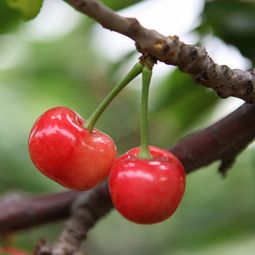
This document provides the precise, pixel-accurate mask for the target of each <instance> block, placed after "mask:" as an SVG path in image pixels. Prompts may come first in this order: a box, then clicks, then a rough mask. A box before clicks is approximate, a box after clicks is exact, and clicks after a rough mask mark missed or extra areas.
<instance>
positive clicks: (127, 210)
mask: <svg viewBox="0 0 255 255" xmlns="http://www.w3.org/2000/svg"><path fill="white" fill-rule="evenodd" d="M139 151H140V148H134V149H132V150H130V151H128V152H127V153H125V154H124V155H122V156H121V157H120V158H118V159H117V160H116V161H115V163H114V164H113V166H112V169H111V173H110V177H109V190H110V194H111V198H112V202H113V204H114V206H115V208H116V209H117V210H118V211H119V212H120V213H121V214H122V215H123V216H124V217H125V218H127V219H128V220H130V221H133V222H136V223H140V224H153V223H157V222H160V221H163V220H165V219H167V218H168V217H169V216H171V215H172V214H173V213H174V212H175V210H176V208H177V207H178V205H179V204H180V201H181V199H182V196H183V193H184V190H185V172H184V168H183V166H182V164H181V163H180V162H179V160H178V159H177V158H176V157H175V156H174V155H173V154H171V153H170V152H168V151H165V150H163V149H160V148H157V147H154V146H150V153H151V155H152V159H140V158H138V153H139Z"/></svg>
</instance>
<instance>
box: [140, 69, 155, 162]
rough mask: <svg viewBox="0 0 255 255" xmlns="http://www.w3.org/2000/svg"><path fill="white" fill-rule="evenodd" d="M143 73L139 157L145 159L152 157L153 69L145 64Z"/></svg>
mask: <svg viewBox="0 0 255 255" xmlns="http://www.w3.org/2000/svg"><path fill="white" fill-rule="evenodd" d="M142 74H143V86H142V100H141V148H140V152H139V154H138V157H139V158H143V159H150V158H152V157H151V154H150V150H149V132H148V97H149V87H150V81H151V76H152V70H151V69H150V68H148V67H147V66H144V68H143V73H142Z"/></svg>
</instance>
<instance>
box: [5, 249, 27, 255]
mask: <svg viewBox="0 0 255 255" xmlns="http://www.w3.org/2000/svg"><path fill="white" fill-rule="evenodd" d="M2 254H3V255H29V253H28V252H26V251H23V250H20V249H16V248H13V247H1V248H0V255H2Z"/></svg>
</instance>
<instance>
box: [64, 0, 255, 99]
mask: <svg viewBox="0 0 255 255" xmlns="http://www.w3.org/2000/svg"><path fill="white" fill-rule="evenodd" d="M68 3H69V4H71V5H72V6H73V7H74V8H75V9H76V10H78V11H79V12H81V13H84V14H85V15H88V16H90V17H91V18H93V19H94V20H96V21H97V22H98V23H100V24H101V25H102V26H103V27H104V28H106V29H109V30H111V31H115V32H117V33H120V34H122V35H125V36H127V37H129V38H130V39H132V40H134V42H135V44H136V47H137V49H138V51H140V52H141V53H143V54H149V55H151V56H153V57H154V58H156V59H157V60H159V61H162V62H164V63H166V64H170V65H175V66H178V67H179V68H180V70H181V71H183V72H186V73H188V74H190V75H191V76H192V77H193V79H194V80H195V81H196V82H198V83H200V84H201V85H204V86H207V87H209V88H212V89H214V90H215V91H216V92H217V94H218V95H219V96H220V97H222V98H227V97H229V96H235V97H238V98H241V99H243V100H244V101H246V102H250V103H255V73H254V70H250V71H243V70H239V69H231V68H229V67H228V66H226V65H218V64H216V63H215V62H214V61H213V60H212V59H211V58H210V56H209V55H208V53H207V52H206V50H205V48H204V47H198V46H192V45H188V44H185V43H183V42H181V41H180V40H179V38H178V37H177V36H164V35H162V34H160V33H158V32H157V31H155V30H150V29H147V28H145V27H143V26H142V25H141V24H140V23H139V22H138V21H137V20H136V19H135V18H126V17H123V16H121V15H118V14H117V13H115V12H113V11H112V10H111V9H109V8H108V7H106V6H105V5H103V4H101V3H99V2H98V1H96V0H69V1H68Z"/></svg>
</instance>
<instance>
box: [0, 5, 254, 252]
mask: <svg viewBox="0 0 255 255" xmlns="http://www.w3.org/2000/svg"><path fill="white" fill-rule="evenodd" d="M103 2H105V3H106V4H107V5H108V6H110V7H111V8H113V9H115V10H118V11H120V13H121V14H123V15H127V16H135V17H136V18H138V20H139V21H140V22H141V23H142V24H143V25H144V26H146V27H148V28H152V29H156V30H158V31H159V32H161V33H164V34H166V35H174V34H176V35H178V36H179V37H180V38H181V40H183V41H184V42H186V43H189V44H198V45H203V46H205V47H206V49H207V51H208V52H209V54H210V55H211V56H212V57H213V59H215V60H216V61H217V62H218V63H220V64H227V65H229V66H230V67H232V68H241V69H247V68H250V67H252V66H254V61H255V46H254V45H255V29H254V25H255V4H254V1H252V0H251V1H247V0H246V1H241V0H240V1H237V0H220V1H208V2H207V1H203V0H147V1H139V0H125V1H124V0H123V1H115V0H104V1H103ZM138 57H139V54H137V52H136V51H135V47H134V44H133V42H132V41H131V40H129V39H128V38H125V37H123V36H121V35H118V34H116V33H113V32H110V31H106V30H104V29H103V28H102V27H100V26H98V25H97V24H96V23H94V22H93V21H92V20H90V19H89V18H87V17H85V16H83V15H81V14H79V13H78V12H76V11H75V10H74V9H72V8H71V7H70V6H68V5H67V4H66V3H64V2H63V1H62V0H45V1H44V6H43V8H42V10H41V12H40V14H39V16H38V17H37V18H36V19H34V20H32V21H29V22H23V21H22V20H21V19H20V16H19V13H18V12H16V11H14V10H10V9H8V8H7V6H6V2H5V1H3V0H2V1H0V123H1V125H0V192H1V194H2V195H3V194H5V193H8V192H13V191H17V192H27V193H29V194H49V193H52V192H61V191H63V190H64V188H63V187H61V186H59V185H58V184H56V183H54V182H52V181H50V180H49V179H48V178H46V177H45V176H43V175H42V174H40V173H39V172H38V171H37V170H36V169H35V167H34V166H33V165H32V163H31V161H30V159H29V155H28V150H27V139H28V135H29V132H30V129H31V126H32V125H33V123H34V121H35V120H36V119H37V118H38V116H39V115H40V114H42V113H43V112H44V111H46V110H47V109H49V108H51V107H54V106H67V107H70V108H72V109H74V110H76V111H77V112H78V113H79V114H80V115H82V116H83V117H84V118H87V117H88V116H89V115H90V114H91V113H92V111H93V110H94V109H95V107H96V106H97V105H98V103H99V102H100V101H101V100H102V99H103V97H104V96H105V95H106V93H107V92H108V91H109V90H110V89H111V88H112V87H113V86H114V85H115V84H116V82H117V81H119V80H120V79H121V77H123V75H124V74H125V73H126V72H127V71H128V70H129V68H130V67H131V66H132V65H133V64H134V63H135V62H136V60H137V58H138ZM152 83H153V84H152V89H151V93H150V140H151V144H154V145H157V146H161V147H169V146H171V145H172V144H174V143H175V142H177V141H178V140H179V139H180V138H182V137H184V136H185V135H187V134H189V133H191V132H193V131H195V130H199V129H201V128H203V127H205V126H207V125H209V124H210V123H213V122H214V121H216V120H218V119H220V118H221V117H223V116H225V115H226V114H227V113H229V112H231V111H232V110H233V109H235V108H237V107H238V106H239V105H240V104H242V101H241V100H238V99H234V98H229V99H225V100H222V99H219V98H218V97H217V96H216V95H215V93H214V92H212V91H210V90H208V89H207V88H204V87H201V86H198V85H196V84H195V83H194V82H193V81H192V80H191V79H190V77H189V76H188V75H185V74H183V73H181V72H180V71H178V69H176V68H174V67H171V66H166V65H164V64H162V63H158V65H157V66H156V68H155V71H154V76H153V81H152ZM140 84H141V81H140V79H139V78H138V79H136V80H135V81H134V82H133V83H132V85H130V86H129V87H128V88H126V89H125V90H124V91H123V92H122V93H121V94H120V95H119V96H118V98H116V99H115V100H114V102H113V103H112V104H111V105H110V107H109V109H107V111H106V112H105V114H104V115H103V116H102V118H101V119H100V121H99V122H98V124H97V127H98V128H100V129H101V130H103V131H104V132H106V133H108V134H110V135H111V136H112V137H113V139H114V140H115V141H116V144H117V146H118V150H119V153H122V152H124V151H126V150H127V149H129V148H131V147H133V146H137V145H138V144H139V92H140ZM254 164H255V153H254V146H253V145H251V146H250V147H249V148H248V149H247V150H245V152H243V153H242V154H241V155H240V156H239V157H238V160H237V162H236V163H235V164H234V166H233V168H232V170H231V171H229V173H228V175H227V177H226V178H225V179H223V178H222V177H221V176H220V175H219V174H218V173H217V167H218V165H219V162H218V163H217V162H216V163H214V164H212V165H210V166H209V167H206V168H203V169H201V170H199V171H196V172H195V173H192V174H191V175H189V176H188V178H187V189H186V194H185V197H184V200H183V202H182V204H181V206H180V208H179V209H178V210H177V212H176V213H175V215H174V216H173V217H171V218H170V219H169V220H167V221H165V222H163V223H161V224H157V225H152V226H140V225H136V224H134V223H130V222H128V221H127V220H125V219H123V218H122V217H121V216H120V215H119V214H118V213H117V212H115V211H112V212H111V213H110V214H109V215H108V216H107V217H105V218H104V219H102V220H101V221H100V222H99V223H98V224H97V225H96V227H95V228H94V229H93V230H91V231H90V233H89V236H88V240H87V241H86V243H85V244H84V246H83V249H84V251H86V252H87V254H101V255H108V254H109V255H110V254H111V255H112V254H122V255H130V254H139V255H143V254H144V255H145V254H146V255H150V254H151V255H152V254H153V255H154V254H160V255H166V254H171V255H193V254H196V255H215V254H221V255H237V254H238V255H240V254H249V255H250V254H255V217H254V215H255V196H254V194H255V171H254ZM62 227H63V222H57V223H51V224H50V225H44V226H38V227H34V228H32V229H29V230H26V231H20V232H17V233H13V234H12V241H13V245H15V246H18V247H21V248H23V249H27V250H32V249H33V246H34V244H35V242H36V240H37V239H38V238H40V237H45V238H47V239H48V240H50V241H54V240H55V239H56V238H57V236H58V234H59V232H60V231H61V228H62Z"/></svg>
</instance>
